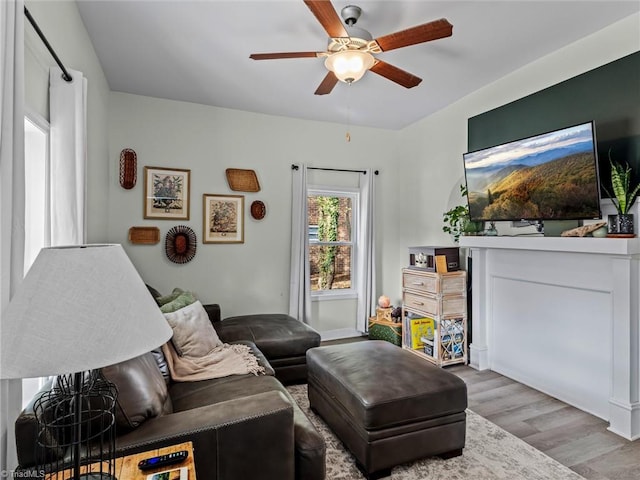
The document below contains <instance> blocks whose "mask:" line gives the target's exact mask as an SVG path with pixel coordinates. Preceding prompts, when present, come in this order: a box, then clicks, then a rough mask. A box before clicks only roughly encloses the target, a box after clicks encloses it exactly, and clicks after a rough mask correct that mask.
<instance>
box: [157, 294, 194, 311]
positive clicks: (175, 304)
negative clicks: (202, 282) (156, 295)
mask: <svg viewBox="0 0 640 480" xmlns="http://www.w3.org/2000/svg"><path fill="white" fill-rule="evenodd" d="M195 301H196V297H195V296H194V295H193V293H191V292H182V293H181V294H180V295H178V296H177V297H176V298H175V299H173V300H172V301H170V302H169V303H165V304H164V305H162V306H161V307H160V311H161V312H162V313H171V312H175V311H177V310H180V309H181V308H184V307H186V306H187V305H191V304H192V303H193V302H195Z"/></svg>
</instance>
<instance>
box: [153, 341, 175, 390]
mask: <svg viewBox="0 0 640 480" xmlns="http://www.w3.org/2000/svg"><path fill="white" fill-rule="evenodd" d="M151 354H152V355H153V359H154V360H155V361H156V365H158V369H159V370H160V373H161V374H162V377H163V378H164V381H165V383H166V384H169V382H170V381H171V374H170V373H169V365H167V359H166V358H165V356H164V352H163V351H162V347H158V348H156V349H155V350H151Z"/></svg>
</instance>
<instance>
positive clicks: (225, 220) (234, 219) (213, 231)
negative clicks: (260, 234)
mask: <svg viewBox="0 0 640 480" xmlns="http://www.w3.org/2000/svg"><path fill="white" fill-rule="evenodd" d="M202 202H203V205H202V212H203V219H202V220H203V221H202V230H203V232H202V243H244V195H217V194H213V193H205V194H204V195H202Z"/></svg>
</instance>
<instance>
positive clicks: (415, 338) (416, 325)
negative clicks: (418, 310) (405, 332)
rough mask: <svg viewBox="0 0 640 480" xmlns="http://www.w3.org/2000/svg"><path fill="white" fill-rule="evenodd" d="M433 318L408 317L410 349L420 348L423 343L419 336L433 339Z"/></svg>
mask: <svg viewBox="0 0 640 480" xmlns="http://www.w3.org/2000/svg"><path fill="white" fill-rule="evenodd" d="M434 327H435V320H434V319H433V318H429V317H422V318H411V319H409V330H410V332H411V334H410V335H411V337H410V345H411V348H412V349H414V350H415V349H421V348H423V347H424V343H423V341H422V338H421V337H426V338H430V339H433V331H434Z"/></svg>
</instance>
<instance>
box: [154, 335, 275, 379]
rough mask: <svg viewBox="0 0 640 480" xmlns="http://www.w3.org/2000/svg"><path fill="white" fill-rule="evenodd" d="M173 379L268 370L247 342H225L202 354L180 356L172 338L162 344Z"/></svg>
mask: <svg viewBox="0 0 640 480" xmlns="http://www.w3.org/2000/svg"><path fill="white" fill-rule="evenodd" d="M162 351H163V352H164V356H165V358H166V359H167V365H168V366H169V373H170V374H171V379H172V380H174V381H177V382H196V381H198V380H209V379H211V378H220V377H227V376H229V375H245V374H248V373H252V374H253V375H259V374H264V373H265V371H264V367H263V366H261V365H259V364H258V359H257V358H256V356H255V355H253V353H251V349H250V348H249V346H247V345H229V344H228V343H223V344H222V345H219V346H217V347H215V348H214V349H213V350H211V351H210V352H209V353H207V354H206V355H204V356H201V357H189V356H182V357H181V356H179V355H178V353H177V352H176V350H175V348H174V347H173V345H172V344H171V342H167V343H165V344H164V345H163V346H162Z"/></svg>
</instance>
